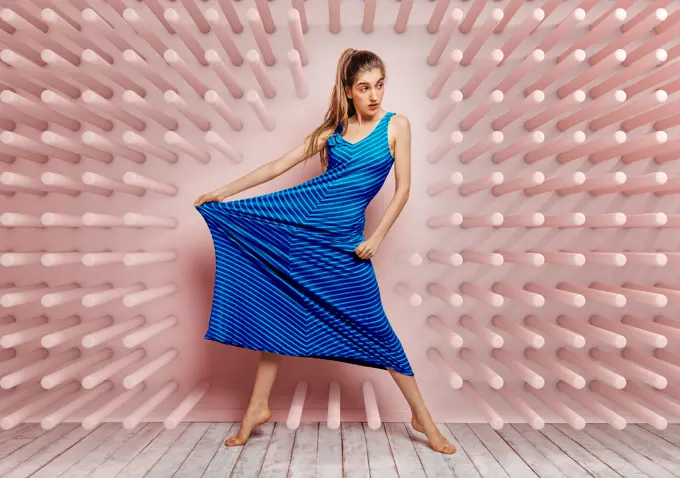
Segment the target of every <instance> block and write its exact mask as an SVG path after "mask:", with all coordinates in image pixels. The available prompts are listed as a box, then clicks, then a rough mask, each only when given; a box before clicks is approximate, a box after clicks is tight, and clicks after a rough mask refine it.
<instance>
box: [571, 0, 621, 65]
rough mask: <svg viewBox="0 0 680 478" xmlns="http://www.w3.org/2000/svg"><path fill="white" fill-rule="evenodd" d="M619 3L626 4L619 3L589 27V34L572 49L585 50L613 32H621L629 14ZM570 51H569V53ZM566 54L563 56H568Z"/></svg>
mask: <svg viewBox="0 0 680 478" xmlns="http://www.w3.org/2000/svg"><path fill="white" fill-rule="evenodd" d="M618 3H621V4H623V5H625V4H626V2H617V3H616V4H614V5H613V6H612V7H611V8H610V9H609V10H607V11H606V12H605V13H604V14H603V15H601V16H600V17H599V18H598V19H597V20H596V21H594V22H593V23H591V24H590V25H589V26H588V30H589V31H588V32H587V33H586V34H585V35H584V36H583V37H581V38H580V39H579V41H578V42H576V43H575V44H574V46H573V47H572V48H576V47H578V48H585V47H587V46H590V45H592V44H594V43H595V42H596V41H597V40H599V39H601V38H602V37H603V36H606V35H607V34H608V33H609V32H611V31H616V30H619V31H620V30H621V26H622V24H623V22H625V21H626V17H627V12H626V10H625V9H624V8H619V7H618V5H617V4H618ZM569 51H570V50H567V52H569ZM567 52H565V53H564V54H563V55H566V54H567ZM560 61H561V60H560Z"/></svg>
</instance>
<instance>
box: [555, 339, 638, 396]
mask: <svg viewBox="0 0 680 478" xmlns="http://www.w3.org/2000/svg"><path fill="white" fill-rule="evenodd" d="M557 356H558V357H559V358H560V359H562V360H564V361H565V362H569V363H571V364H573V365H576V366H577V367H579V368H580V369H581V370H583V371H585V372H589V373H590V374H591V376H592V377H593V378H595V379H597V380H601V381H602V382H604V383H606V384H608V385H611V386H612V387H614V388H619V389H621V388H623V387H625V386H626V383H627V381H626V378H625V377H624V376H623V375H619V374H618V373H616V372H613V371H612V370H609V369H608V368H607V367H604V366H603V365H601V364H599V363H597V362H595V361H593V360H592V359H591V358H590V357H589V356H587V355H583V354H577V353H576V352H574V351H573V350H570V349H568V348H566V347H560V348H558V349H557Z"/></svg>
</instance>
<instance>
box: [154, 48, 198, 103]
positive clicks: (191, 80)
mask: <svg viewBox="0 0 680 478" xmlns="http://www.w3.org/2000/svg"><path fill="white" fill-rule="evenodd" d="M163 58H164V59H165V61H166V62H168V64H169V65H170V66H171V67H172V68H173V69H174V70H175V71H177V73H179V75H180V76H181V77H182V78H183V79H184V81H186V82H187V84H188V85H189V86H191V87H192V88H193V89H194V91H196V93H198V95H199V96H203V95H205V92H206V91H208V87H207V86H206V85H205V84H204V83H203V82H202V81H201V80H200V79H199V77H198V76H196V75H195V74H194V73H193V72H192V71H191V69H190V68H189V66H188V65H187V64H186V63H185V62H184V60H182V58H181V57H180V56H179V54H178V53H177V52H176V51H175V50H165V52H164V53H163Z"/></svg>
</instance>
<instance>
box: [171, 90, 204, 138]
mask: <svg viewBox="0 0 680 478" xmlns="http://www.w3.org/2000/svg"><path fill="white" fill-rule="evenodd" d="M163 99H164V100H165V102H166V103H169V104H171V105H173V106H175V107H176V108H177V109H178V110H179V112H180V113H182V114H183V115H184V116H185V117H186V118H187V119H188V120H189V121H191V122H192V123H193V124H194V125H196V127H198V128H199V129H201V130H203V131H208V130H209V129H210V121H208V120H207V119H205V118H204V117H203V116H202V115H201V114H199V113H197V112H196V111H194V109H193V108H191V107H190V106H189V105H188V104H187V103H186V101H184V100H183V99H182V97H181V96H180V95H179V94H178V93H177V92H175V91H173V90H168V91H166V92H165V93H164V94H163Z"/></svg>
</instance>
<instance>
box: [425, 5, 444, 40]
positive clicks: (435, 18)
mask: <svg viewBox="0 0 680 478" xmlns="http://www.w3.org/2000/svg"><path fill="white" fill-rule="evenodd" d="M449 2H450V0H437V3H436V4H435V6H434V8H433V9H432V13H431V14H430V20H429V21H428V22H427V32H428V33H431V34H435V33H437V32H438V31H439V27H440V26H441V23H442V21H443V20H444V15H446V9H447V8H448V7H449Z"/></svg>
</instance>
